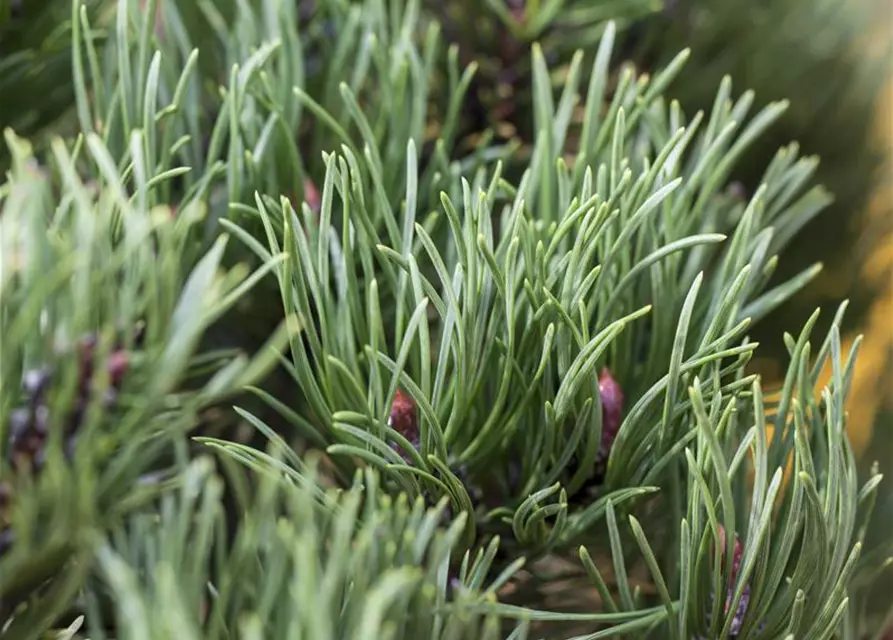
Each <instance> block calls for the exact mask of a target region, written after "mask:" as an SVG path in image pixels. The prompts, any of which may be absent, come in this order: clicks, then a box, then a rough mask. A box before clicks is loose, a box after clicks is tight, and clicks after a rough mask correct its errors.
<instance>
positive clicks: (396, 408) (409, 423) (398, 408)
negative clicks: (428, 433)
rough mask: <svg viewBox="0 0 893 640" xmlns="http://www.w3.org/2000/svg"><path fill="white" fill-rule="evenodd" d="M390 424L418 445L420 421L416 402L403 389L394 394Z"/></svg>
mask: <svg viewBox="0 0 893 640" xmlns="http://www.w3.org/2000/svg"><path fill="white" fill-rule="evenodd" d="M388 425H389V426H390V427H391V428H392V429H393V430H394V431H396V432H397V433H399V434H400V435H401V436H403V437H404V438H406V439H407V440H409V441H410V442H411V443H412V444H413V445H415V446H418V442H419V421H418V418H417V417H416V407H415V402H414V401H413V399H412V397H411V396H410V395H409V394H408V393H406V392H405V391H403V390H402V389H397V392H396V393H395V394H394V401H393V402H392V403H391V416H390V418H389V419H388Z"/></svg>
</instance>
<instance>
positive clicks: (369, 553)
mask: <svg viewBox="0 0 893 640" xmlns="http://www.w3.org/2000/svg"><path fill="white" fill-rule="evenodd" d="M457 4H461V3H457ZM466 4H468V3H466ZM489 4H490V5H494V6H495V5H500V3H499V2H496V1H495V0H494V2H491V3H489ZM532 4H533V3H531V5H532ZM562 4H563V3H561V2H545V3H542V6H541V7H540V6H539V4H537V6H536V7H532V8H529V12H530V20H531V23H532V24H539V23H538V22H537V21H538V20H539V21H541V22H542V25H541V26H542V29H540V31H537V29H535V28H534V26H531V27H530V29H532V30H533V31H532V32H531V35H530V37H531V39H534V37H535V36H536V34H537V33H540V32H542V33H543V34H544V40H543V42H542V43H537V42H534V44H532V45H531V46H529V47H528V48H527V50H526V51H525V52H524V58H525V60H527V61H528V62H527V63H528V64H529V86H528V87H527V89H526V92H528V93H529V95H530V100H531V106H532V118H530V119H529V120H527V121H518V122H517V123H516V126H517V128H518V130H521V129H522V128H523V129H524V134H523V135H520V136H508V137H507V138H506V137H504V136H502V134H499V132H497V131H495V130H494V129H493V128H492V127H491V126H490V125H489V124H487V125H486V126H484V127H483V128H482V127H481V126H480V124H481V123H480V122H477V120H476V119H475V118H469V117H468V115H469V113H470V110H468V109H466V104H467V100H470V99H471V97H470V94H469V87H470V86H471V83H472V81H473V79H474V78H475V76H476V74H477V73H478V72H479V71H480V70H481V69H480V68H479V66H478V63H477V62H476V61H474V60H470V61H468V60H465V59H464V57H465V56H464V55H461V52H462V51H463V49H462V48H461V47H460V46H459V44H457V42H455V41H452V40H451V39H450V37H451V36H450V34H449V33H448V32H447V31H443V30H441V28H440V26H439V23H438V22H437V20H436V18H437V17H438V16H437V14H436V12H432V11H430V10H429V9H428V8H426V7H425V6H423V5H422V4H421V3H420V2H419V1H417V0H387V1H386V0H363V1H359V2H349V1H348V0H326V1H317V2H304V1H300V2H297V1H294V0H244V1H239V2H233V3H213V2H206V1H204V0H199V1H198V2H191V1H190V2H187V1H186V0H183V1H180V0H147V1H146V2H136V1H135V0H117V2H105V3H104V2H87V3H85V2H82V1H81V0H74V1H73V2H71V4H70V7H69V10H68V12H67V15H68V22H67V25H68V27H67V28H68V29H69V31H68V33H69V35H70V47H71V48H70V60H71V68H70V70H67V71H66V73H68V72H69V71H70V74H71V78H72V82H73V84H74V104H73V105H72V109H71V113H69V114H67V115H66V114H63V116H62V117H61V119H59V120H58V121H56V124H55V125H54V128H53V132H52V134H51V135H46V136H43V137H41V138H40V139H35V140H27V139H24V138H22V137H21V136H19V135H18V134H17V133H16V132H15V131H13V130H11V129H10V130H7V131H5V132H4V136H5V144H6V151H5V153H6V157H7V158H8V165H9V171H8V173H7V175H6V177H5V181H4V182H3V185H2V187H0V207H2V209H0V241H2V244H0V251H2V271H0V318H2V345H0V346H2V362H0V385H2V386H0V453H2V456H0V638H3V639H4V640H5V639H6V638H36V637H60V638H90V639H92V640H98V639H102V638H109V639H119V638H120V639H125V638H133V639H137V638H152V639H155V638H159V639H161V638H184V639H188V638H213V639H218V638H219V639H224V638H283V639H284V638H307V639H313V640H327V639H335V638H349V639H356V640H360V639H363V638H368V639H377V638H392V639H394V640H396V639H398V638H402V639H406V640H427V639H429V638H430V639H432V640H433V639H435V638H437V639H448V638H449V639H453V638H454V639H457V640H458V639H465V638H475V639H476V638H481V639H487V638H493V639H498V638H512V639H514V640H518V639H521V638H575V639H577V640H582V639H583V638H592V639H594V638H608V637H627V636H628V637H635V638H674V639H678V640H693V639H695V638H709V639H718V638H742V639H743V638H784V639H786V640H787V639H789V638H790V639H801V638H802V639H809V640H812V639H819V638H846V639H856V638H863V637H868V636H866V634H869V633H874V632H877V631H878V629H879V626H878V624H877V622H876V621H875V620H873V619H872V618H870V617H868V616H867V615H866V614H865V611H864V607H863V605H864V601H865V596H866V594H867V593H868V592H869V591H870V588H871V582H872V580H873V578H874V577H875V576H877V575H878V574H879V573H880V572H882V571H883V570H884V569H885V568H886V566H887V564H888V563H889V560H888V559H887V558H888V554H889V552H890V549H887V548H880V549H877V550H868V549H864V548H863V542H864V538H865V531H866V527H867V524H868V521H869V518H870V514H871V511H872V507H873V504H874V501H875V498H876V494H877V491H878V487H879V485H880V482H881V476H880V475H879V474H878V473H877V470H874V471H873V473H872V475H871V476H870V477H868V478H861V479H860V478H857V472H856V462H855V460H854V455H853V452H852V450H851V448H850V445H849V443H848V440H847V437H846V431H845V429H846V412H845V409H844V407H845V401H846V397H847V391H848V387H849V384H850V380H851V378H852V374H853V368H854V366H856V364H855V363H856V351H857V350H858V344H857V345H856V346H855V347H854V348H853V350H852V352H842V350H841V340H840V330H839V327H840V323H841V321H842V319H843V317H844V312H845V309H846V305H845V304H844V305H841V306H840V308H839V309H836V310H831V314H832V316H833V322H832V323H831V329H830V331H829V332H828V333H827V334H826V335H823V334H819V333H817V332H816V331H815V330H814V327H815V324H816V320H817V318H818V312H816V315H814V316H813V317H812V318H810V320H809V321H808V322H807V323H806V325H805V326H803V327H800V328H799V329H796V330H795V331H794V333H783V332H782V331H781V330H779V339H783V340H784V344H785V345H786V347H787V350H788V355H789V362H788V369H787V375H786V377H785V379H784V383H783V385H782V386H781V387H780V388H764V386H763V384H762V382H761V380H760V379H759V377H757V376H756V375H754V374H752V373H751V371H750V369H749V367H748V365H749V362H750V360H751V359H752V357H753V356H754V354H755V353H756V352H757V351H758V348H759V346H758V345H757V344H756V343H755V342H754V341H752V340H751V339H750V338H749V330H750V328H751V327H752V326H753V325H754V324H755V323H757V322H759V321H760V320H761V319H763V318H764V317H766V316H767V314H769V313H770V312H771V311H772V310H773V309H775V308H776V307H778V305H780V304H781V303H782V302H783V301H785V300H787V299H789V298H790V297H791V296H793V295H794V294H795V293H796V292H797V291H798V290H799V289H800V288H801V287H803V285H804V284H806V283H807V282H808V281H809V280H810V279H811V278H812V277H814V276H815V274H816V273H817V272H818V270H819V267H818V266H816V267H813V268H810V269H808V270H807V271H805V272H803V273H802V274H800V275H798V276H796V277H795V278H793V279H791V280H788V281H786V282H783V283H782V284H775V282H774V281H773V280H772V276H773V274H774V272H775V269H776V266H777V264H778V261H779V260H780V259H783V255H784V251H785V248H786V247H787V246H788V245H789V244H790V243H791V242H792V241H793V240H794V238H795V237H796V234H797V232H798V230H799V229H800V228H801V227H803V225H804V224H806V222H807V221H809V220H810V218H811V217H813V216H814V215H816V214H817V213H818V212H819V211H820V210H821V209H822V208H823V207H824V206H825V205H826V204H827V203H828V202H829V201H830V197H829V195H828V194H827V192H826V191H825V190H824V189H823V188H822V187H820V186H816V185H814V184H813V180H812V178H813V173H814V171H815V168H816V161H815V159H814V158H811V157H801V155H800V153H799V149H798V147H797V145H796V144H792V145H790V146H788V147H785V148H782V149H781V150H779V151H778V153H777V155H776V156H775V159H774V160H773V161H772V162H771V164H769V165H768V166H767V167H766V168H765V172H764V174H763V177H762V180H761V182H760V185H761V186H760V187H759V189H758V190H757V191H756V192H755V193H754V194H753V195H752V197H742V194H741V193H740V191H739V190H737V189H735V188H734V187H733V186H730V185H731V184H732V182H733V181H734V178H735V175H736V163H737V162H738V160H739V159H740V158H741V157H742V154H744V153H745V152H746V151H747V149H748V148H749V147H750V145H752V144H753V143H754V141H756V140H757V139H759V138H760V137H761V135H763V134H764V132H766V131H767V130H768V129H770V128H771V127H772V126H773V123H774V122H775V121H776V120H777V119H778V118H779V117H780V116H781V114H782V112H783V111H784V110H785V108H786V106H787V105H786V103H773V104H771V105H769V106H768V107H767V108H764V109H762V110H756V109H754V108H753V105H754V95H753V94H752V93H751V92H747V91H745V92H738V91H736V90H735V89H734V87H733V84H732V82H731V80H730V79H728V78H727V79H725V80H724V81H723V82H722V83H721V84H720V85H719V87H717V92H716V98H715V101H714V104H713V107H712V109H710V110H709V111H705V112H698V113H684V112H683V110H682V108H681V107H680V105H679V104H678V103H677V102H675V101H674V100H673V99H672V86H673V81H674V79H675V78H676V77H677V75H679V74H684V73H685V70H684V65H685V61H686V58H687V56H688V52H686V51H683V52H682V53H680V54H679V55H678V56H677V57H676V58H674V59H673V60H672V62H671V63H670V64H669V65H667V66H666V67H664V68H663V69H661V70H659V71H658V72H656V73H654V74H653V75H647V74H642V73H640V72H637V70H636V69H635V68H634V67H633V66H631V65H627V64H623V63H622V61H620V62H618V60H617V59H616V54H615V44H616V40H617V38H618V34H619V33H620V31H619V29H620V26H619V24H620V23H615V22H612V21H609V18H611V17H612V16H611V11H608V9H609V5H610V3H595V4H604V5H605V6H603V7H600V8H601V12H597V11H592V12H591V15H590V14H586V15H587V16H588V17H587V20H588V21H587V22H585V29H583V30H582V33H584V34H585V36H586V37H585V38H583V40H582V41H581V45H582V46H583V48H582V49H579V50H576V52H575V53H573V54H571V55H570V56H562V55H553V54H552V53H551V51H552V48H557V49H558V50H559V52H560V51H561V47H564V46H566V45H567V42H561V43H557V42H556V35H555V34H556V31H555V30H554V29H551V30H550V29H547V28H546V27H547V25H549V24H553V22H554V21H556V20H558V21H560V20H571V19H572V18H573V17H574V16H576V15H577V14H578V13H581V12H584V11H585V10H586V9H585V3H567V4H568V7H567V8H565V9H562V7H561V5H562ZM53 6H54V7H55V6H57V5H53ZM500 6H501V5H500ZM513 6H514V5H513V4H512V3H511V2H509V3H505V7H504V9H505V10H506V11H511V10H514V9H513ZM537 7H539V8H537ZM463 10H467V11H470V10H472V9H471V8H469V7H465V9H463ZM565 10H566V12H564V13H563V11H565ZM635 10H636V11H638V10H639V9H635ZM629 11H633V9H632V8H630V9H629ZM537 12H540V13H537ZM574 12H576V13H574ZM577 17H578V18H581V16H577ZM582 17H586V16H582ZM621 17H623V16H621ZM581 19H582V18H581ZM556 24H560V22H559V23H556ZM581 24H582V23H581ZM545 36H548V37H545ZM549 43H552V44H551V45H550V44H549ZM547 45H548V46H547ZM550 47H551V48H550ZM35 98H37V97H35ZM828 363H830V364H831V367H832V369H833V375H832V378H831V381H830V382H829V383H828V384H827V385H823V386H822V387H821V388H818V387H819V374H820V372H821V371H822V369H823V368H824V367H825V366H826V364H828ZM46 634H53V635H52V636H48V635H46Z"/></svg>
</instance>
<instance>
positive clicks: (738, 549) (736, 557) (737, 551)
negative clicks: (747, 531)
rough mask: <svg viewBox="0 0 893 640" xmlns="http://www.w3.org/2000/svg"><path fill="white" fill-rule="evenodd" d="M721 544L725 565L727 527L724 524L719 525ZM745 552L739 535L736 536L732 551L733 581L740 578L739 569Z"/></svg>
mask: <svg viewBox="0 0 893 640" xmlns="http://www.w3.org/2000/svg"><path fill="white" fill-rule="evenodd" d="M719 545H720V549H722V556H721V557H722V563H723V565H725V557H726V556H725V552H726V529H725V527H723V526H722V525H719ZM742 553H744V548H743V547H742V546H741V541H740V540H739V539H738V536H735V547H734V550H733V552H732V582H733V583H734V582H735V580H737V579H738V571H739V569H740V568H741V554H742Z"/></svg>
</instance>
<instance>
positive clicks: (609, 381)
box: [598, 367, 623, 460]
mask: <svg viewBox="0 0 893 640" xmlns="http://www.w3.org/2000/svg"><path fill="white" fill-rule="evenodd" d="M598 392H599V396H600V397H601V402H602V442H601V449H600V450H599V457H600V458H602V459H603V460H604V459H607V457H608V454H609V453H610V452H611V446H612V445H613V444H614V438H616V437H617V432H618V431H619V430H620V423H621V422H622V420H621V416H622V413H623V390H622V389H621V388H620V385H619V384H617V381H616V380H614V378H613V376H611V371H610V370H609V369H608V368H607V367H605V368H604V369H602V374H601V376H599V379H598Z"/></svg>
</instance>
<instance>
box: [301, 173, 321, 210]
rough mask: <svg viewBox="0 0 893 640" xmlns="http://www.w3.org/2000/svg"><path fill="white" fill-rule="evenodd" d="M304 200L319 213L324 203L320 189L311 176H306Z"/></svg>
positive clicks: (311, 208)
mask: <svg viewBox="0 0 893 640" xmlns="http://www.w3.org/2000/svg"><path fill="white" fill-rule="evenodd" d="M304 200H305V202H307V205H308V206H309V207H310V210H311V211H313V212H314V213H317V212H318V211H319V208H320V206H321V205H322V200H321V199H320V196H319V190H318V189H317V188H316V185H315V184H313V181H312V180H311V179H310V178H304Z"/></svg>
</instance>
